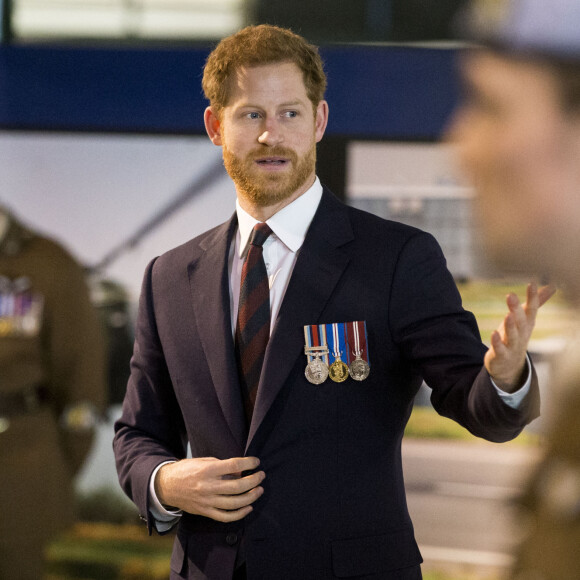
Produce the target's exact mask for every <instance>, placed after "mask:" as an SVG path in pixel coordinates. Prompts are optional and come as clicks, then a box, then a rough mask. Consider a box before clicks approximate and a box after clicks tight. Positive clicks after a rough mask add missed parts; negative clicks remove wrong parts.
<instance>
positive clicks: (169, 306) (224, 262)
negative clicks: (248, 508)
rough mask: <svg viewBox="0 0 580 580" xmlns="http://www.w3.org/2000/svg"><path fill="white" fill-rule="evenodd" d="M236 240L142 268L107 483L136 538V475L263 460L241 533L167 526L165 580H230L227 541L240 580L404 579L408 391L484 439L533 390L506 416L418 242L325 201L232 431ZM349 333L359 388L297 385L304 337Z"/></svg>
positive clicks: (509, 423)
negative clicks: (311, 329) (231, 272)
mask: <svg viewBox="0 0 580 580" xmlns="http://www.w3.org/2000/svg"><path fill="white" fill-rule="evenodd" d="M236 227H237V223H236V218H235V216H234V217H233V218H232V219H231V220H230V221H229V222H227V223H225V224H223V225H221V226H218V227H216V228H214V229H212V230H210V231H208V232H206V233H205V234H202V235H201V236H199V237H197V238H195V239H194V240H191V241H189V242H187V243H186V244H184V245H182V246H180V247H178V248H176V249H174V250H171V251H170V252H168V253H166V254H164V255H162V256H161V257H159V258H157V259H156V260H154V261H153V262H152V263H151V264H150V265H149V266H148V268H147V271H146V274H145V278H144V282H143V289H142V295H141V300H140V307H139V316H138V321H137V326H136V341H135V352H134V356H133V359H132V363H131V367H132V370H131V378H130V380H129V384H128V389H127V394H126V398H125V402H124V406H123V414H122V417H121V419H120V420H119V421H118V423H117V425H116V435H115V442H114V447H115V453H116V458H117V466H118V472H119V478H120V482H121V485H122V486H123V488H124V489H125V491H126V493H127V494H128V495H129V496H130V497H131V498H132V499H133V501H134V502H135V503H136V505H137V506H138V508H139V510H140V513H141V514H142V516H143V517H144V518H145V519H147V521H148V522H149V526H150V527H151V525H152V516H151V514H150V513H149V509H148V483H149V478H150V476H151V473H152V471H153V470H154V468H155V467H156V466H157V465H158V464H159V463H161V462H162V461H167V460H175V459H180V458H183V457H185V456H186V446H187V443H188V442H189V444H190V445H191V452H192V455H193V456H194V457H205V456H207V457H216V458H219V459H225V458H229V457H238V456H243V455H252V456H256V457H258V458H259V459H260V460H261V466H260V469H263V470H264V471H265V473H266V479H265V480H264V483H263V487H264V490H265V491H264V494H263V496H262V497H261V498H260V499H259V500H258V501H257V502H256V503H255V504H254V510H253V512H252V513H251V514H250V515H249V516H248V517H247V518H245V519H244V520H243V521H240V522H234V523H227V524H226V523H220V522H216V521H213V520H210V519H207V518H204V517H200V516H195V515H191V514H184V515H183V517H182V518H181V520H180V522H179V526H178V530H177V537H176V541H175V546H174V551H173V556H172V561H171V569H172V577H174V578H180V577H183V578H191V579H202V578H211V579H218V580H222V579H223V580H230V579H231V577H232V573H233V568H234V562H235V558H236V551H237V550H238V546H239V544H240V541H241V539H242V538H243V546H244V553H245V559H246V564H247V570H248V577H249V578H250V579H251V580H254V579H256V580H257V579H264V580H272V579H276V580H278V579H281V578H288V579H300V580H308V579H312V580H321V579H326V578H349V577H358V576H362V575H368V577H369V578H384V579H393V580H394V579H398V580H401V579H403V578H416V577H420V572H419V564H420V562H421V556H420V553H419V550H418V548H417V545H416V543H415V539H414V533H413V527H412V523H411V520H410V518H409V514H408V511H407V505H406V500H405V490H404V484H403V473H402V467H401V439H402V437H403V431H404V428H405V424H406V423H407V420H408V418H409V415H410V413H411V409H412V404H413V398H414V396H415V394H416V393H417V390H418V389H419V386H420V385H421V382H422V380H423V379H424V380H425V381H426V382H427V384H428V385H429V386H430V387H431V388H432V397H431V399H432V402H433V405H434V406H435V408H436V409H437V411H438V412H439V413H441V414H442V415H445V416H447V417H450V418H452V419H455V420H456V421H458V422H459V423H461V424H462V425H464V426H465V427H466V428H467V429H469V431H471V432H472V433H474V434H475V435H478V436H481V437H484V438H486V439H489V440H492V441H498V442H499V441H505V440H509V439H512V438H513V437H515V436H516V435H517V434H518V433H519V432H520V431H521V430H522V428H523V427H524V425H525V424H526V423H528V422H529V421H530V420H532V419H533V418H534V417H536V416H537V415H538V412H539V395H538V387H537V380H536V378H535V375H534V379H533V384H532V389H531V392H530V395H529V396H528V397H527V398H526V400H525V402H524V404H523V405H522V406H521V408H520V409H518V410H514V409H512V408H510V407H508V406H507V405H505V404H504V403H503V402H502V401H501V400H500V398H499V396H498V395H497V393H496V391H495V389H494V388H493V385H492V384H491V382H490V379H489V376H488V374H487V373H486V371H485V369H484V368H483V356H484V353H485V351H486V348H485V346H484V345H483V344H482V343H481V341H480V337H479V332H478V329H477V324H476V322H475V319H474V317H473V316H472V315H471V314H470V313H468V312H466V311H464V310H463V308H462V306H461V299H460V296H459V293H458V291H457V289H456V286H455V284H454V282H453V279H452V277H451V275H450V274H449V272H448V270H447V268H446V265H445V259H444V257H443V254H442V252H441V250H440V248H439V246H438V244H437V243H436V242H435V240H434V238H433V237H432V236H431V235H429V234H426V233H424V232H422V231H420V230H417V229H415V228H411V227H409V226H405V225H402V224H399V223H396V222H390V221H386V220H383V219H380V218H378V217H376V216H373V215H370V214H368V213H365V212H362V211H359V210H356V209H353V208H351V207H348V206H346V205H344V204H343V203H341V202H340V201H339V200H337V199H336V198H335V197H334V196H333V195H332V194H331V193H330V192H329V191H328V190H326V189H325V191H324V194H323V197H322V200H321V203H320V206H319V208H318V210H317V212H316V214H315V217H314V219H313V221H312V224H311V226H310V228H309V230H308V233H307V235H306V239H305V241H304V244H303V246H302V248H301V249H300V251H299V255H298V257H297V261H296V266H295V268H294V271H293V273H292V277H291V279H290V282H289V285H288V288H287V291H286V295H285V297H284V300H283V303H282V305H281V308H280V311H279V315H278V318H277V320H276V321H275V326H274V330H273V333H272V336H271V338H270V341H269V343H268V348H267V351H266V356H265V362H264V367H263V371H262V377H261V380H260V385H259V389H258V396H257V401H256V407H255V412H254V415H253V419H252V423H251V426H250V428H249V434H248V432H247V428H246V426H245V420H244V412H243V406H242V401H241V395H240V385H239V381H238V375H237V369H236V363H235V356H234V343H233V337H232V325H231V314H230V298H229V289H228V255H229V251H230V244H231V243H232V239H233V236H234V234H235V231H236ZM352 320H364V321H366V325H367V333H368V351H369V358H370V363H371V372H370V376H369V377H368V378H367V379H366V380H365V381H362V382H356V381H354V380H353V379H351V378H349V379H347V380H346V381H345V382H343V383H334V382H333V381H331V380H330V379H328V380H327V381H326V382H325V383H323V384H322V385H318V386H317V385H313V384H311V383H309V382H308V381H307V379H306V378H305V375H304V370H305V367H306V362H307V361H306V356H305V355H304V332H303V327H304V326H305V325H310V324H320V323H333V322H347V321H352ZM405 570H407V571H408V574H409V575H408V576H407V575H405V574H407V572H405ZM366 577H367V576H365V578H366Z"/></svg>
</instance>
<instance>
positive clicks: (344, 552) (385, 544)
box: [332, 528, 423, 578]
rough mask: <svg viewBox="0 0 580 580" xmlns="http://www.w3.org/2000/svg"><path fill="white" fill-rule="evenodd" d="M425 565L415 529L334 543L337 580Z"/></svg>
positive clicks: (335, 541)
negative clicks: (415, 535)
mask: <svg viewBox="0 0 580 580" xmlns="http://www.w3.org/2000/svg"><path fill="white" fill-rule="evenodd" d="M422 561H423V558H421V553H420V552H419V548H418V546H417V542H416V541H415V537H414V534H413V529H412V528H405V529H403V530H399V531H396V532H391V533H388V534H382V535H380V536H367V537H364V538H351V539H346V540H334V541H333V542H332V566H333V571H334V574H335V575H336V576H337V577H338V578H350V577H351V576H362V575H364V574H376V573H379V572H386V571H389V570H400V569H402V568H409V567H411V566H417V565H419V564H420V563H421V562H422Z"/></svg>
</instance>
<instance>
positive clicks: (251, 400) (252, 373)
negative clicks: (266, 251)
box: [236, 222, 272, 425]
mask: <svg viewBox="0 0 580 580" xmlns="http://www.w3.org/2000/svg"><path fill="white" fill-rule="evenodd" d="M271 233H272V230H271V229H270V227H269V226H268V225H267V224H266V223H265V222H261V223H258V224H256V225H255V226H254V229H253V230H252V233H251V235H250V247H249V250H248V255H247V256H246V260H245V262H244V265H243V266H242V277H241V281H240V301H239V305H238V323H237V325H236V355H237V362H238V371H239V375H240V382H241V384H242V395H243V399H244V407H245V411H246V417H247V419H248V425H249V423H250V421H251V418H252V413H253V411H254V404H255V402H256V395H257V391H258V383H259V382H260V374H261V372H262V364H263V362H264V353H265V352H266V346H267V344H268V339H269V338H270V288H269V284H268V273H267V272H266V264H265V263H264V257H263V255H262V245H263V243H264V242H265V241H266V239H267V238H268V236H269V235H270V234H271Z"/></svg>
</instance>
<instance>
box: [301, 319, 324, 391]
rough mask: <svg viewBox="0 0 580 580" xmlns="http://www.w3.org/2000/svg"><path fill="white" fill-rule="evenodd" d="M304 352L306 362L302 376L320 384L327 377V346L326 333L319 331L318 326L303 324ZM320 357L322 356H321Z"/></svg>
mask: <svg viewBox="0 0 580 580" xmlns="http://www.w3.org/2000/svg"><path fill="white" fill-rule="evenodd" d="M304 338H305V340H306V344H305V346H304V354H305V355H306V357H307V359H308V364H307V365H306V369H305V371H304V376H305V377H306V379H307V380H308V382H309V383H312V384H313V385H321V384H322V383H323V382H324V381H325V380H326V379H327V377H328V364H327V362H326V361H328V346H327V345H326V333H325V332H319V329H318V326H316V325H313V326H305V327H304ZM321 357H322V358H321Z"/></svg>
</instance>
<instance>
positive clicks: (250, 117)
mask: <svg viewBox="0 0 580 580" xmlns="http://www.w3.org/2000/svg"><path fill="white" fill-rule="evenodd" d="M247 117H248V119H259V118H260V113H255V112H254V113H248V114H247Z"/></svg>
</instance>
